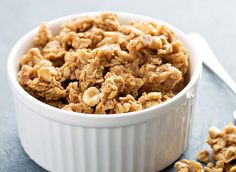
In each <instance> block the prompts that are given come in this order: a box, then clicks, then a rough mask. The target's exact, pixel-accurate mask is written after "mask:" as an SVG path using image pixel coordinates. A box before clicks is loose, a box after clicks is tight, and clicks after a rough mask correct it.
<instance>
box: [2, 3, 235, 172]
mask: <svg viewBox="0 0 236 172" xmlns="http://www.w3.org/2000/svg"><path fill="white" fill-rule="evenodd" d="M98 10H99V11H101V10H116V11H125V12H133V13H139V14H144V15H148V16H152V17H156V18H158V19H161V20H164V21H166V22H168V23H170V24H173V25H175V26H177V27H178V28H180V29H181V30H183V31H184V32H186V33H190V32H199V33H201V34H202V35H203V36H204V37H205V38H206V39H207V40H208V42H209V44H210V45H211V47H212V49H213V50H214V52H215V54H216V55H217V57H218V58H219V60H220V62H222V65H223V66H224V67H225V68H226V70H227V71H228V72H229V73H230V75H231V76H232V77H233V78H234V79H235V80H236V66H235V63H236V55H235V50H236V43H235V40H236V19H235V18H236V1H235V0H227V1H226V0H195V1H191V0H172V1H171V0H162V1H160V0H143V1H138V0H104V1H102V0H96V1H95V0H94V1H91V0H50V1H49V0H40V1H36V0H1V1H0V65H1V66H0V172H15V171H19V172H21V171H22V172H23V171H24V172H31V171H35V172H43V171H45V170H43V169H42V168H41V167H39V166H38V165H36V164H35V163H34V162H33V161H31V160H30V159H29V157H28V156H27V155H26V154H25V153H24V151H23V149H22V147H21V146H20V141H19V138H18V134H17V129H16V120H15V112H14V109H13V107H14V105H13V102H12V95H11V92H10V89H9V85H8V82H7V74H6V61H7V56H8V53H9V51H10V49H11V47H12V46H13V45H14V43H15V42H16V40H17V39H19V38H20V37H21V36H22V35H23V34H25V33H26V32H27V31H29V30H31V29H32V28H33V27H35V26H37V25H38V24H39V23H40V22H41V21H47V20H51V19H54V18H57V17H60V16H64V15H69V14H74V13H80V12H87V11H98ZM202 54H203V57H204V52H202ZM204 58H207V57H204ZM234 108H236V99H235V96H234V95H233V94H232V93H231V92H230V91H229V90H228V89H227V87H226V86H224V84H223V83H222V82H221V81H220V80H219V79H218V78H217V77H216V76H214V75H213V74H212V73H211V72H210V71H209V70H207V69H206V68H204V70H203V77H202V80H201V83H200V88H199V94H198V100H197V106H196V113H195V119H194V125H193V133H192V136H191V141H190V144H189V147H188V150H187V151H186V152H185V154H184V155H183V157H182V158H190V159H195V157H196V153H197V152H198V151H199V150H200V149H202V148H203V147H206V148H208V147H207V146H206V145H205V144H204V141H205V139H206V136H207V129H208V127H209V126H212V125H216V126H219V127H223V126H224V125H226V124H227V123H229V122H231V121H232V116H231V114H232V112H233V110H234ZM166 171H174V170H173V166H170V167H169V168H168V169H166Z"/></svg>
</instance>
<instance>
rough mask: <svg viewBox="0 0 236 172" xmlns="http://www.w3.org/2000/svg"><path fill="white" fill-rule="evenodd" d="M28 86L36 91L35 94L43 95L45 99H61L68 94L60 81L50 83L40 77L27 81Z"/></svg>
mask: <svg viewBox="0 0 236 172" xmlns="http://www.w3.org/2000/svg"><path fill="white" fill-rule="evenodd" d="M27 86H28V87H29V88H30V89H31V90H33V91H35V94H37V95H38V96H40V97H43V98H44V99H45V100H59V99H60V98H64V97H65V96H66V91H65V90H64V89H63V87H62V86H61V84H60V82H58V81H55V82H53V83H49V82H46V81H43V80H40V78H34V79H33V80H29V81H28V82H27Z"/></svg>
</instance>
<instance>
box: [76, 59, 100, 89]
mask: <svg viewBox="0 0 236 172" xmlns="http://www.w3.org/2000/svg"><path fill="white" fill-rule="evenodd" d="M103 71H104V68H103V67H102V66H101V65H100V61H99V60H98V59H97V58H96V59H93V60H91V61H90V63H88V64H87V65H85V66H84V68H83V69H82V70H81V71H77V72H76V71H75V75H76V79H77V80H79V85H80V89H81V91H85V90H86V89H87V88H88V87H91V86H94V85H96V84H97V85H99V86H100V85H101V83H102V82H103V81H104V78H103ZM77 76H78V77H77Z"/></svg>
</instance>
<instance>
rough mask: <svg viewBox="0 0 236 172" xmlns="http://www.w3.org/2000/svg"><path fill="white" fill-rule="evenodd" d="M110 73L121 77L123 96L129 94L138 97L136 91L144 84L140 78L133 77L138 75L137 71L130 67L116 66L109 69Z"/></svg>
mask: <svg viewBox="0 0 236 172" xmlns="http://www.w3.org/2000/svg"><path fill="white" fill-rule="evenodd" d="M133 64H134V63H133ZM110 72H111V73H114V74H116V75H118V76H121V77H123V79H124V82H125V85H124V89H123V90H122V93H123V94H124V95H127V94H131V95H132V96H134V97H137V96H138V94H139V93H138V90H139V89H140V88H141V87H142V85H143V83H144V82H143V79H142V78H136V77H135V75H138V73H139V71H138V69H136V68H135V67H133V66H131V65H117V66H114V67H110Z"/></svg>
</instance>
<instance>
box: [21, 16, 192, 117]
mask: <svg viewBox="0 0 236 172" xmlns="http://www.w3.org/2000/svg"><path fill="white" fill-rule="evenodd" d="M33 43H34V47H32V48H30V49H29V50H28V52H27V53H26V54H25V55H23V56H22V58H21V59H20V69H19V72H18V81H19V83H20V85H21V86H22V87H23V88H24V89H25V90H26V91H27V92H28V93H29V94H31V95H32V96H34V97H35V98H37V99H39V100H41V101H43V102H45V103H47V104H49V105H52V106H55V107H58V108H61V109H64V110H69V111H74V112H80V113H89V114H93V113H94V114H116V113H126V112H132V111H137V110H141V109H145V108H149V107H151V106H154V105H157V104H160V103H162V102H164V101H166V100H168V99H170V98H172V97H173V96H174V95H176V94H178V92H180V91H181V90H182V89H183V88H184V87H185V85H186V82H187V74H188V70H189V64H188V51H187V49H186V48H185V47H184V46H183V44H182V42H181V41H180V40H178V39H177V38H176V37H175V35H174V33H173V32H172V31H171V30H170V29H169V28H168V27H166V26H164V25H159V24H156V23H154V22H146V23H143V22H131V23H130V24H122V23H120V21H119V18H118V16H117V15H116V14H115V13H101V14H100V15H98V16H96V17H89V16H88V17H83V18H78V19H74V20H72V21H68V22H67V23H65V24H64V25H63V26H62V28H61V30H60V32H59V33H58V34H56V35H53V34H52V32H51V30H50V29H49V27H48V26H47V24H46V23H42V24H41V25H40V27H39V31H38V34H37V35H36V36H35V38H34V39H33Z"/></svg>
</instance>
